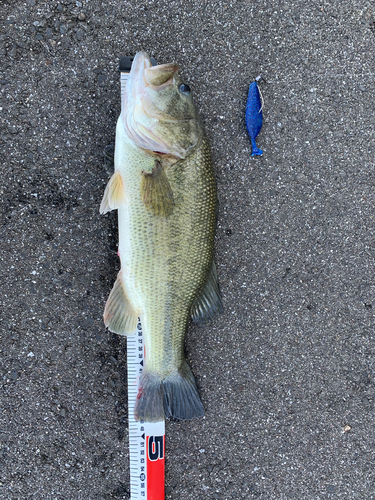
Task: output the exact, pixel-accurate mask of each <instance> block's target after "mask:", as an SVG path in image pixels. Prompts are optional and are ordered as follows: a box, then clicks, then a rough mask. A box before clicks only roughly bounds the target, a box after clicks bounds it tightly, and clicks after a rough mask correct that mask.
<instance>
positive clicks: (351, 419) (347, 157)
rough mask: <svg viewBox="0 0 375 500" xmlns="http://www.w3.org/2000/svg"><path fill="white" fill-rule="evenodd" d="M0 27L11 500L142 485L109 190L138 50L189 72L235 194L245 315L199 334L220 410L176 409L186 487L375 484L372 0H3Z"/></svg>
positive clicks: (0, 483) (175, 471)
mask: <svg viewBox="0 0 375 500" xmlns="http://www.w3.org/2000/svg"><path fill="white" fill-rule="evenodd" d="M0 19H1V30H0V61H1V74H0V119H1V134H0V151H1V156H2V162H1V167H0V169H1V175H0V196H1V198H0V201H1V242H0V257H1V262H0V279H1V298H0V303H1V309H2V311H1V322H0V336H1V340H0V377H1V396H0V401H1V403H0V405H1V408H0V498H1V500H3V499H4V500H16V499H17V500H18V499H19V500H26V499H27V500H39V499H40V500H60V499H63V500H107V499H128V498H129V456H128V440H127V438H128V428H127V384H126V340H125V339H124V338H121V337H119V336H117V335H115V334H111V333H110V332H108V331H106V329H105V327H104V325H103V321H102V313H103V308H104V304H105V301H106V299H107V296H108V294H109V291H110V289H111V287H112V285H113V283H114V281H115V278H116V274H117V272H118V269H119V261H118V257H117V255H116V251H117V221H116V214H115V213H110V214H108V215H106V216H101V215H99V205H100V201H101V197H102V194H103V191H104V188H105V185H106V183H107V181H108V178H109V175H110V172H109V168H108V165H107V164H106V163H105V161H104V156H103V149H104V147H105V146H106V145H107V144H111V143H113V142H114V133H115V123H116V119H117V116H118V114H119V110H120V98H119V75H118V71H117V66H118V59H119V57H121V56H123V55H134V54H135V53H136V52H137V51H139V50H146V51H147V52H149V53H150V54H151V55H152V56H154V57H155V58H156V59H157V61H158V62H159V63H167V62H172V61H176V62H178V63H179V64H180V67H181V74H182V75H183V77H184V79H185V81H186V83H188V84H189V85H190V86H191V87H192V90H193V92H194V100H195V102H196V104H197V106H198V108H199V110H200V112H201V114H202V116H203V120H204V122H205V125H206V129H207V134H208V136H209V139H210V142H211V145H212V150H213V158H214V166H215V172H216V175H217V181H218V190H219V196H220V212H219V220H218V227H217V238H216V262H217V269H218V275H219V282H220V287H221V290H222V295H223V305H224V313H223V314H222V315H221V316H220V317H218V318H216V319H215V320H214V321H212V322H211V323H210V324H209V325H207V326H206V327H204V328H198V327H196V326H194V325H190V327H189V331H188V336H187V342H186V349H187V356H188V360H189V363H190V365H191V366H192V368H193V371H194V373H195V375H196V379H197V383H198V386H199V390H200V393H201V396H202V401H203V404H204V406H205V409H206V416H205V417H204V418H202V419H197V420H194V421H187V422H167V424H166V443H167V444H166V457H167V460H166V499H167V500H207V499H219V500H238V499H242V498H244V499H261V500H302V499H303V500H305V499H306V500H320V499H354V500H371V499H375V412H374V410H375V361H374V354H375V342H374V312H375V298H374V286H375V282H374V276H375V273H374V256H375V251H374V235H375V223H374V222H375V199H374V170H375V169H374V153H375V139H374V125H375V113H374V111H375V110H374V84H373V82H374V76H375V66H374V63H375V9H374V5H373V2H370V1H367V0H361V1H359V0H358V1H357V0H332V1H327V0H320V1H316V0H309V1H307V0H301V1H287V0H253V1H245V0H237V1H236V0H233V1H230V0H229V1H227V2H225V1H223V0H217V1H206V0H192V1H185V2H178V1H166V0H161V1H153V0H148V1H145V0H131V1H128V0H125V1H123V0H121V1H119V0H106V1H105V2H104V1H103V2H102V1H99V0H91V1H84V0H81V1H70V0H62V1H60V3H58V2H57V1H48V2H47V1H45V0H41V1H38V0H25V1H24V0H22V1H20V0H13V1H10V0H5V1H3V2H2V3H1V5H0ZM258 75H261V76H262V77H263V80H261V81H260V84H259V85H260V88H261V91H262V95H263V97H264V108H263V113H264V123H263V129H262V131H261V133H260V135H259V137H258V140H257V145H258V147H259V148H261V149H263V151H264V155H263V156H262V157H255V158H252V157H251V144H250V140H249V137H248V136H247V132H246V127H245V123H244V114H245V106H246V96H247V90H248V85H249V84H250V82H252V81H253V80H254V78H255V77H257V76H258Z"/></svg>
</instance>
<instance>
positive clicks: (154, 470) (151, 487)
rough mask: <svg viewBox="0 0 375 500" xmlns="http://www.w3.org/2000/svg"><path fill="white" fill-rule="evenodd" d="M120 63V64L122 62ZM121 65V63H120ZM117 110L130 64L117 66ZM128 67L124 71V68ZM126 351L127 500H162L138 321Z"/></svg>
mask: <svg viewBox="0 0 375 500" xmlns="http://www.w3.org/2000/svg"><path fill="white" fill-rule="evenodd" d="M122 61H123V60H122ZM122 61H121V62H122ZM121 62H120V71H121V73H120V74H121V106H122V96H123V95H124V91H125V86H126V82H127V79H128V76H129V71H130V66H131V61H130V59H129V61H128V65H127V64H126V63H125V64H121ZM127 66H128V67H127ZM127 351H128V358H127V360H128V408H129V454H130V500H164V475H165V474H164V471H165V425H164V420H162V421H161V422H144V421H143V420H141V421H140V422H137V421H136V420H135V418H134V406H135V402H136V399H137V395H138V382H139V379H140V376H141V373H142V371H143V365H144V361H145V350H144V345H143V336H142V325H141V322H140V320H138V325H137V333H136V334H135V335H130V336H128V337H127Z"/></svg>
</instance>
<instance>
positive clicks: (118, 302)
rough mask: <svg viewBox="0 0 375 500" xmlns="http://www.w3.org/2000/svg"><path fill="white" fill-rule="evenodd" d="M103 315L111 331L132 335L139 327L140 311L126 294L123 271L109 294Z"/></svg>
mask: <svg viewBox="0 0 375 500" xmlns="http://www.w3.org/2000/svg"><path fill="white" fill-rule="evenodd" d="M103 317H104V324H105V326H106V327H108V329H109V330H110V331H111V332H114V333H118V334H120V335H130V334H132V333H135V331H136V329H137V322H138V313H137V312H136V311H135V310H134V307H133V305H132V304H131V302H130V300H129V298H128V296H127V294H126V290H125V286H124V281H123V277H122V272H121V271H120V272H119V273H118V276H117V279H116V282H115V284H114V285H113V288H112V290H111V293H110V294H109V297H108V300H107V303H106V305H105V308H104V315H103Z"/></svg>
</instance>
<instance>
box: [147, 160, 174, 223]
mask: <svg viewBox="0 0 375 500" xmlns="http://www.w3.org/2000/svg"><path fill="white" fill-rule="evenodd" d="M141 196H142V201H143V203H144V204H145V206H146V208H147V210H149V211H150V212H152V213H153V214H154V215H158V216H161V217H168V216H169V215H171V213H172V211H173V205H174V199H173V192H172V189H171V185H170V183H169V180H168V177H167V175H166V173H165V171H164V168H163V167H162V165H161V163H160V162H159V161H155V167H154V168H153V170H152V171H151V172H142V179H141Z"/></svg>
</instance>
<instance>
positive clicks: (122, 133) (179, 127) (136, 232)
mask: <svg viewBox="0 0 375 500" xmlns="http://www.w3.org/2000/svg"><path fill="white" fill-rule="evenodd" d="M178 69H179V68H178V65H177V64H175V63H172V64H163V65H159V66H152V65H151V61H150V58H149V56H148V55H147V54H146V53H144V52H139V53H138V54H137V55H136V56H135V58H134V61H133V64H132V69H131V72H130V75H129V78H128V82H127V85H126V90H125V92H124V96H123V106H122V112H121V115H120V117H119V119H118V122H117V127H116V141H115V172H114V174H113V176H112V177H111V179H110V180H109V182H108V185H107V187H106V190H105V193H104V196H103V200H102V204H101V207H100V211H101V213H106V212H108V211H110V210H113V209H117V210H118V228H119V257H120V260H121V270H120V272H119V274H118V277H117V280H116V282H115V284H114V287H113V289H112V291H111V293H110V295H109V297H108V300H107V303H106V306H105V310H104V322H105V325H106V326H107V327H108V328H109V330H111V331H112V332H116V333H118V334H121V335H129V334H133V333H135V331H136V326H137V319H138V317H140V319H141V323H142V329H143V335H144V342H145V354H146V356H145V359H146V361H145V366H144V370H143V373H142V376H141V379H140V382H139V393H138V397H137V402H136V406H135V417H136V419H138V420H141V419H143V420H145V421H150V422H153V421H159V420H162V419H164V418H168V417H173V418H176V419H190V418H194V417H200V416H203V415H204V409H203V405H202V402H201V400H200V397H199V394H198V390H197V386H196V383H195V379H194V376H193V374H192V372H191V369H190V367H189V366H188V364H187V362H186V360H185V356H184V339H185V333H186V330H187V326H188V322H189V317H190V316H191V317H192V319H193V321H195V322H197V323H198V324H202V323H205V322H206V321H207V320H209V319H211V318H212V317H213V316H214V315H215V314H216V313H218V312H220V311H221V310H222V304H221V297H220V292H219V288H218V283H217V274H216V268H215V264H214V260H213V247H214V235H215V225H216V211H217V192H216V181H215V176H214V171H213V167H212V160H211V153H210V147H209V144H208V141H207V137H206V134H205V131H204V127H203V124H202V122H201V120H200V118H199V115H198V112H197V109H196V108H195V106H194V103H193V100H192V96H191V91H190V88H189V86H188V85H186V84H184V83H183V82H182V80H181V78H180V76H179V74H178Z"/></svg>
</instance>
